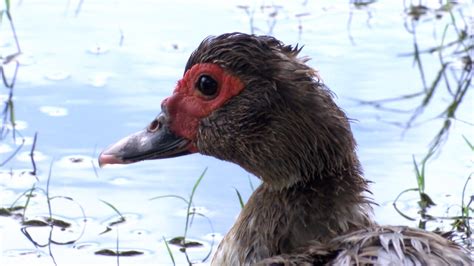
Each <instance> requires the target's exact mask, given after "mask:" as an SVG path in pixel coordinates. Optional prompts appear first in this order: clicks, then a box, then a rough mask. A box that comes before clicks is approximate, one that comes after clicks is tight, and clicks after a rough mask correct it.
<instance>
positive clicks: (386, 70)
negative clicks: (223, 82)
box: [0, 0, 474, 265]
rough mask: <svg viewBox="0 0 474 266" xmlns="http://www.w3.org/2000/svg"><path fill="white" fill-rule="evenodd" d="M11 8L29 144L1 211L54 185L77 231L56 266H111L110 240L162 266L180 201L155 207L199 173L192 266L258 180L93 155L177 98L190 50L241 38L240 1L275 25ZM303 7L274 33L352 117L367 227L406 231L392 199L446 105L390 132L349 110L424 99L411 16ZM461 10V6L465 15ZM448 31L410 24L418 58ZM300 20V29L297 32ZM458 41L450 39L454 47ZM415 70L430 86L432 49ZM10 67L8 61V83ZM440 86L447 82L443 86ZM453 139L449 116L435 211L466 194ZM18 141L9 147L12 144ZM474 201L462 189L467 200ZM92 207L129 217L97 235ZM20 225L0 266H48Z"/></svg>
mask: <svg viewBox="0 0 474 266" xmlns="http://www.w3.org/2000/svg"><path fill="white" fill-rule="evenodd" d="M12 2H13V3H12V10H11V12H12V15H13V19H14V23H15V27H16V30H17V35H18V38H19V41H20V45H21V48H22V51H23V54H22V55H21V56H20V57H19V59H18V60H19V62H20V64H21V66H20V69H19V73H18V76H17V81H16V85H15V87H14V99H13V101H14V104H15V118H16V120H17V129H18V131H19V132H20V133H21V135H22V136H23V137H24V139H25V141H26V142H25V143H26V144H25V145H24V146H23V148H22V149H21V151H20V152H19V153H18V154H17V156H15V158H14V159H13V160H11V161H9V162H8V163H7V164H5V165H4V166H3V167H1V168H0V207H9V206H10V204H12V202H13V201H14V200H15V199H16V198H17V197H18V196H20V194H21V193H22V192H24V191H25V190H27V189H30V188H31V187H32V186H33V184H36V187H41V188H44V189H45V188H46V180H47V178H48V175H49V174H50V175H51V181H50V182H51V183H50V188H49V189H50V192H49V193H50V196H63V197H69V198H71V199H73V200H69V199H67V198H57V199H54V200H53V201H52V203H51V204H52V208H53V215H54V217H56V218H59V219H63V220H66V221H69V222H71V223H72V226H71V227H70V228H68V229H66V230H65V231H60V230H56V229H55V231H54V234H53V239H54V240H56V241H63V242H67V241H70V240H75V239H77V238H78V237H79V236H81V234H82V236H81V237H80V238H79V239H78V240H77V241H76V242H75V243H73V244H69V245H53V246H52V253H53V255H54V257H55V259H56V261H57V263H58V265H77V264H100V265H116V264H117V262H116V258H115V257H106V256H99V255H94V252H95V251H97V250H100V249H103V248H110V249H112V250H115V248H116V244H117V238H118V240H119V241H118V242H119V248H120V249H121V250H137V251H143V252H144V255H141V256H136V257H130V258H124V257H122V258H121V259H120V265H137V264H140V265H141V264H157V263H158V264H168V263H171V260H170V257H169V256H168V253H167V251H166V248H165V245H164V244H163V240H162V239H163V237H165V238H172V237H175V236H179V235H182V233H183V230H184V223H185V215H186V204H185V203H184V202H183V201H181V200H179V199H176V198H165V199H157V200H152V201H150V200H149V199H150V198H153V197H156V196H160V195H170V194H173V195H181V196H183V197H188V196H189V193H190V192H191V189H192V187H193V185H194V182H195V180H196V179H197V178H198V177H199V176H200V174H201V173H202V172H203V171H204V169H205V168H207V169H208V170H207V173H206V175H205V177H204V179H203V180H202V183H201V184H200V186H199V187H198V189H197V192H196V195H195V199H194V203H195V207H196V210H197V211H198V212H200V213H202V214H204V215H206V216H207V217H208V218H209V220H210V221H211V222H212V226H213V227H212V228H211V226H210V225H209V223H208V221H207V220H206V219H203V218H200V217H196V218H195V220H194V222H193V224H192V227H191V229H190V232H189V237H190V238H191V239H195V240H198V241H200V242H202V243H204V244H205V246H204V247H202V248H197V249H193V250H190V255H191V258H192V259H193V260H196V261H198V260H199V259H200V258H203V257H204V256H205V255H206V254H207V252H208V250H209V246H210V245H211V242H212V234H213V233H214V234H215V237H214V239H215V241H216V243H217V241H219V240H220V238H221V237H222V235H224V234H225V233H226V232H227V230H228V229H229V228H230V226H231V225H232V224H233V222H234V219H235V217H236V216H237V215H238V213H239V210H240V205H239V201H238V198H237V195H236V192H235V189H237V190H238V191H239V192H240V193H241V194H242V196H243V198H244V200H245V199H246V198H248V196H249V195H250V194H251V186H250V185H249V181H250V182H252V183H253V184H254V185H255V186H256V185H257V184H258V182H259V181H258V180H257V179H256V178H255V177H252V176H250V174H248V173H246V172H245V171H244V170H242V169H241V168H239V167H238V166H236V165H233V164H230V163H227V162H223V161H219V160H217V159H214V158H210V157H205V156H201V155H196V154H195V155H190V156H186V157H180V158H174V159H166V160H161V161H148V162H142V163H139V164H134V165H126V166H111V167H106V168H104V169H98V168H97V163H96V157H97V155H98V153H99V152H100V151H101V150H102V149H103V148H105V147H106V146H107V145H109V144H111V143H113V142H114V141H116V140H117V139H119V138H121V137H123V136H125V135H127V134H129V133H131V132H135V131H137V130H139V129H142V128H143V127H145V126H146V125H147V124H148V122H150V121H151V120H152V119H153V118H154V117H155V116H156V115H157V114H158V113H159V111H160V103H161V101H162V100H163V99H164V98H165V97H166V96H167V95H169V94H170V93H171V91H172V90H173V88H174V86H175V84H176V81H177V80H178V79H179V78H180V77H181V75H182V72H183V68H184V65H185V63H186V61H187V58H188V56H189V54H190V53H191V52H192V51H193V50H194V48H195V47H197V45H198V44H199V42H200V41H201V40H202V39H203V38H204V37H206V36H208V35H215V34H221V33H224V32H232V31H243V32H249V31H250V25H249V20H248V16H247V15H246V14H245V12H244V10H243V9H241V8H238V7H237V5H249V8H250V10H253V9H255V13H254V23H255V25H254V26H255V27H256V29H254V30H255V33H257V34H267V33H269V25H271V21H272V18H271V17H269V14H270V13H271V12H273V11H275V7H269V8H264V9H263V11H262V10H261V9H260V6H261V5H262V3H263V1H262V2H260V1H209V0H206V1H146V0H138V1H100V2H94V1H83V3H82V5H81V8H80V11H79V13H78V15H75V10H76V8H77V6H78V4H79V2H80V1H52V0H49V1H48V0H42V1H39V0H37V1H18V2H14V1H12ZM303 2H304V1H295V2H294V3H288V2H284V1H281V2H278V3H276V4H277V5H280V7H277V8H276V10H278V13H277V15H276V17H275V18H276V24H275V26H274V28H273V31H272V34H273V35H274V36H276V37H277V38H279V39H281V40H282V41H284V42H286V43H289V44H296V43H300V44H304V45H305V47H304V49H303V52H302V54H303V55H308V56H310V57H311V58H312V60H311V61H310V63H309V64H310V65H311V66H313V67H314V68H316V69H317V70H319V72H320V74H321V76H322V77H323V80H324V81H325V82H326V84H327V85H328V86H329V87H330V88H331V89H332V90H333V91H334V92H335V93H336V95H337V99H336V101H337V103H338V104H339V105H340V106H341V107H342V108H343V109H344V110H345V111H346V112H347V114H348V116H349V117H351V118H352V119H353V120H354V122H353V123H352V128H353V131H354V134H355V136H356V139H357V141H358V144H359V148H358V154H359V156H360V159H361V161H362V164H363V167H364V170H365V176H366V177H367V178H368V179H370V180H372V181H374V183H373V184H372V185H371V188H372V192H373V198H374V199H375V201H376V202H378V203H380V206H378V207H376V208H375V215H376V220H377V221H378V222H380V223H382V224H408V225H412V226H416V223H415V222H410V221H407V220H404V219H403V218H402V217H401V216H400V215H398V214H397V213H396V212H395V211H394V209H393V207H392V205H391V204H392V201H393V200H394V198H395V197H396V196H397V195H398V194H399V193H400V192H401V191H402V190H404V189H406V188H411V187H416V180H415V175H414V170H413V162H412V160H413V157H412V156H415V158H416V159H418V160H421V158H422V157H423V156H424V155H425V154H426V152H427V150H428V147H429V144H430V141H431V139H432V138H433V137H434V136H435V135H436V133H437V131H438V130H439V129H440V127H441V125H442V122H443V121H442V120H440V119H431V118H433V117H435V116H436V115H437V114H439V113H440V112H441V111H442V110H443V108H445V107H446V105H447V104H448V103H449V99H450V98H449V95H448V94H447V93H440V94H439V95H438V94H437V97H435V99H434V100H433V103H432V104H431V105H430V107H429V108H428V109H426V110H425V111H424V113H423V115H422V116H421V117H420V118H419V120H417V121H419V122H421V121H428V122H426V123H423V124H421V125H419V126H416V127H414V128H411V129H409V130H407V131H404V130H403V128H401V127H399V126H395V125H394V124H393V123H392V122H399V123H403V122H406V121H408V119H409V117H410V113H408V114H400V113H393V112H387V111H382V110H378V109H376V108H374V107H372V106H367V105H361V104H359V103H358V102H357V101H355V100H354V99H363V100H377V99H385V98H392V97H397V96H400V95H403V94H408V93H414V92H416V91H419V90H421V88H422V83H421V79H420V73H419V71H418V69H417V68H416V67H415V66H414V64H413V57H410V56H408V57H403V56H400V55H401V54H404V53H410V52H413V36H412V35H411V34H410V33H409V32H407V30H406V29H405V27H404V25H403V23H404V20H405V19H406V18H405V15H404V13H403V5H402V3H385V2H383V3H375V4H372V5H370V6H369V7H368V8H362V9H355V8H354V7H353V6H351V5H349V4H348V3H345V2H344V3H342V2H340V3H336V4H335V3H333V2H331V1H323V2H322V3H321V2H320V1H307V3H306V4H304V3H303ZM394 2H396V1H394ZM266 4H268V3H266ZM468 8H469V7H461V8H460V10H462V11H464V13H465V14H464V15H465V16H467V15H468V13H469V12H467V10H468ZM458 11H459V9H458V10H457V11H455V14H456V15H459V13H456V12H458ZM351 12H352V23H351V24H350V29H348V19H349V16H350V14H351ZM301 13H309V15H307V16H302V17H301V22H299V21H298V18H297V17H296V16H295V15H296V14H301ZM470 19H471V20H472V17H471V18H470ZM408 20H409V19H408ZM7 22H8V21H7V19H6V17H5V16H4V17H3V21H2V23H1V28H0V29H1V31H0V55H2V56H6V55H8V54H9V53H11V52H12V51H14V42H13V38H12V36H11V32H10V28H9V24H8V23H7ZM448 22H449V16H448V15H445V16H444V18H443V19H440V20H435V19H434V18H433V15H427V16H426V17H424V18H423V19H422V21H420V22H419V23H418V26H417V40H418V43H419V46H420V47H422V48H425V49H426V48H430V47H433V46H436V45H439V44H440V43H441V36H442V32H443V30H444V26H445V25H446V23H448ZM269 23H270V24H269ZM458 23H462V22H461V21H460V20H458ZM298 25H302V28H301V29H302V31H301V34H300V33H299V30H298ZM349 35H351V36H352V39H353V41H351V39H350V37H349ZM453 36H454V35H453V34H452V32H451V31H449V32H448V37H453ZM422 59H423V66H424V71H425V73H426V76H427V81H428V82H429V83H430V82H431V81H432V80H433V79H434V77H435V75H436V72H437V71H438V69H439V67H440V63H439V60H438V57H437V55H436V54H433V55H429V54H428V55H424V56H423V57H422ZM12 67H13V64H9V65H6V66H4V68H5V71H6V76H7V77H9V78H11V76H12V71H13V68H12ZM442 85H443V86H444V84H442ZM444 90H445V88H443V87H441V89H440V91H444ZM7 94H8V90H7V89H5V88H3V89H2V90H0V98H1V99H2V100H5V99H6V97H7ZM420 101H421V99H420V98H418V99H416V100H410V101H400V102H395V103H392V104H390V105H389V106H390V107H394V108H400V109H406V110H412V109H414V108H415V107H416V106H417V104H418V103H419V102H420ZM473 107H474V98H473V96H472V93H471V91H469V92H468V94H467V95H466V96H465V99H464V101H463V103H462V107H461V108H460V110H459V111H458V113H457V114H456V117H457V118H458V119H459V120H462V121H467V122H469V123H473V120H472V117H473V110H474V108H473ZM35 132H38V139H37V143H36V149H35V159H36V163H37V171H38V173H37V174H38V178H39V181H37V180H36V179H35V177H33V176H31V175H28V174H25V173H24V172H25V171H29V170H30V169H31V163H30V158H29V155H28V154H29V151H30V149H31V144H32V142H33V141H32V138H33V136H34V134H35ZM462 136H465V137H466V138H468V139H470V140H471V141H472V140H474V132H473V130H472V126H470V125H469V124H468V123H463V122H459V121H453V127H452V130H451V131H450V134H449V139H448V140H447V142H446V143H445V145H444V146H443V149H442V151H441V152H440V153H438V154H437V155H436V157H435V159H433V160H431V161H430V162H429V163H428V165H427V170H426V172H427V173H426V174H427V176H428V181H427V185H426V191H427V192H428V193H429V194H430V195H431V196H432V197H433V199H434V200H435V202H437V203H439V204H438V205H439V206H437V209H436V211H437V213H439V214H444V212H445V211H446V209H447V208H448V207H449V206H452V205H459V204H460V202H461V191H462V188H463V186H464V183H465V181H466V178H467V177H468V176H469V174H470V173H471V172H472V151H470V150H469V148H468V146H467V145H466V144H465V141H464V139H463V137H462ZM21 139H22V138H21V137H20V136H19V137H18V141H21ZM16 147H18V145H17V144H15V142H14V140H13V139H12V136H11V133H10V134H9V135H8V136H7V137H6V138H5V139H3V140H2V141H1V143H0V162H3V161H4V160H5V159H6V158H7V157H8V156H9V155H10V154H11V153H12V151H13V150H14V149H15V148H16ZM73 161H74V162H73ZM51 163H52V170H51V172H50V165H51ZM473 193H474V187H473V186H472V183H470V185H468V187H467V191H466V195H472V194H473ZM416 196H417V195H416V193H413V194H410V195H407V196H406V197H404V198H403V202H402V203H401V207H402V209H403V210H405V211H407V212H408V213H410V214H411V215H412V216H415V217H416V211H417V210H416ZM101 200H103V201H106V202H108V203H110V204H112V205H113V206H115V207H116V208H117V209H118V210H119V211H120V212H121V213H122V215H124V216H125V217H126V220H127V222H125V223H123V224H120V225H119V226H117V227H113V230H112V231H110V232H108V233H103V232H104V230H105V229H106V227H107V225H108V224H109V223H110V222H111V221H115V220H117V219H118V215H117V213H116V212H115V211H114V210H113V208H111V207H110V206H108V205H107V204H105V203H103V202H102V201H101ZM24 201H25V198H24V197H23V198H22V199H21V202H24ZM30 204H31V206H29V208H28V210H27V212H26V216H27V217H28V218H29V219H34V218H37V217H43V216H49V214H48V210H47V206H46V199H45V197H44V195H41V193H38V195H37V196H36V197H34V198H32V200H31V203H30ZM78 204H79V205H80V206H81V207H82V208H83V209H84V212H85V214H86V217H87V222H84V221H83V218H84V217H83V215H82V213H81V208H80V207H79V206H78ZM453 209H454V207H453ZM453 212H455V211H454V210H453ZM84 226H85V229H84ZM445 226H446V229H450V228H449V226H448V225H447V224H446V225H445ZM20 228H21V225H20V223H19V220H18V219H13V218H12V217H0V265H53V262H52V260H51V258H50V257H49V255H48V253H49V251H48V249H47V248H39V249H36V248H35V247H34V245H33V244H32V243H31V242H30V241H29V240H28V239H27V238H26V237H25V236H24V235H23V234H22V233H21V232H20ZM83 231H84V232H83ZM82 232H83V233H82ZM30 233H31V236H32V238H33V239H34V240H35V241H38V242H39V243H47V242H48V235H49V227H43V228H30ZM102 233H103V234H102ZM171 248H172V250H173V253H174V256H175V259H176V260H177V262H178V263H179V264H181V263H185V262H186V259H185V257H184V255H182V253H180V252H179V251H178V248H177V247H174V246H171Z"/></svg>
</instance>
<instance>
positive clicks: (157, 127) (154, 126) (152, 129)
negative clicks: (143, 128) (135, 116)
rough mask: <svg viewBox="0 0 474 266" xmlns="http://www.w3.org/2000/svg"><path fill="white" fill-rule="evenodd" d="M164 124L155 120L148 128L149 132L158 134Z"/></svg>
mask: <svg viewBox="0 0 474 266" xmlns="http://www.w3.org/2000/svg"><path fill="white" fill-rule="evenodd" d="M161 126H162V123H161V121H160V120H159V119H155V120H153V121H152V122H151V123H150V124H149V125H148V127H147V131H148V132H156V131H158V130H160V128H161Z"/></svg>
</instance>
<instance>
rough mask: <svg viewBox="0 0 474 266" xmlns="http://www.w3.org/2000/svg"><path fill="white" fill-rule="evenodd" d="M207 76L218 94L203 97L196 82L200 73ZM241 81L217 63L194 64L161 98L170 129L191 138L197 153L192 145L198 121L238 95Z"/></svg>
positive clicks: (240, 89) (241, 88) (241, 87)
mask: <svg viewBox="0 0 474 266" xmlns="http://www.w3.org/2000/svg"><path fill="white" fill-rule="evenodd" d="M204 74H205V75H209V76H211V77H212V78H213V79H214V80H216V81H217V84H218V89H217V96H215V97H214V98H212V99H209V98H206V97H205V96H204V95H202V94H201V93H200V92H199V91H198V90H197V89H196V82H197V80H198V78H199V77H200V76H201V75H204ZM243 88H244V85H243V83H242V82H241V81H240V80H239V79H238V78H237V77H235V76H233V75H231V74H229V73H228V72H226V71H225V70H224V69H222V68H221V67H220V66H219V65H216V64H211V63H202V64H196V65H194V66H192V67H191V69H189V70H188V71H186V73H185V74H184V77H183V78H182V79H181V80H180V81H178V84H177V85H176V88H175V90H174V91H173V94H172V95H171V96H170V97H168V98H166V99H165V100H164V101H163V105H164V106H166V108H167V110H168V115H169V118H170V128H171V131H173V133H174V134H176V135H178V136H181V137H184V138H186V139H189V140H192V141H193V144H192V146H191V147H190V151H192V152H196V151H197V149H196V147H195V146H194V141H195V140H196V133H197V130H198V127H199V122H200V121H201V119H202V118H204V117H207V116H208V115H210V114H211V113H212V112H213V111H214V110H217V109H218V108H220V107H221V106H222V105H224V104H225V103H226V102H227V101H228V100H229V99H230V98H232V97H233V96H235V95H237V94H239V93H240V92H241V91H242V90H243Z"/></svg>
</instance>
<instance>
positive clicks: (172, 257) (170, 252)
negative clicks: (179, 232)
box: [163, 236, 176, 266]
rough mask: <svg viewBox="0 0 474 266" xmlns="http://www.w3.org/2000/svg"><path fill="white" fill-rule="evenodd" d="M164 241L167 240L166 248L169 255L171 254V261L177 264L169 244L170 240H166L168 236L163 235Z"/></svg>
mask: <svg viewBox="0 0 474 266" xmlns="http://www.w3.org/2000/svg"><path fill="white" fill-rule="evenodd" d="M163 241H164V242H165V246H166V250H168V255H170V258H171V262H172V263H173V266H174V265H176V262H175V260H174V256H173V252H172V251H171V248H170V246H169V245H168V241H166V238H165V237H164V236H163Z"/></svg>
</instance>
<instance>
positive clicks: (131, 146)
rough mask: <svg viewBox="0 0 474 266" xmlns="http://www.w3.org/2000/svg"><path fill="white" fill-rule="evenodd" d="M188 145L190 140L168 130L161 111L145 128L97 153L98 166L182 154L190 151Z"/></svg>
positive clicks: (164, 115)
mask: <svg viewBox="0 0 474 266" xmlns="http://www.w3.org/2000/svg"><path fill="white" fill-rule="evenodd" d="M190 146H191V141H190V140H188V139H185V138H182V137H180V136H176V135H175V134H174V133H173V132H171V131H170V129H169V126H168V123H167V117H166V114H163V113H162V114H160V115H159V116H158V117H157V118H156V119H155V120H154V121H153V122H151V123H150V125H149V126H148V127H147V128H146V129H144V130H142V131H139V132H136V133H134V134H131V135H130V136H127V137H125V138H123V139H121V140H119V141H118V142H117V143H115V144H112V145H111V146H109V147H108V148H106V149H105V150H104V151H103V152H102V153H101V154H100V155H99V166H100V167H103V166H105V165H107V164H129V163H135V162H139V161H144V160H154V159H164V158H172V157H177V156H182V155H186V154H190V153H192V152H191V151H190Z"/></svg>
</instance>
